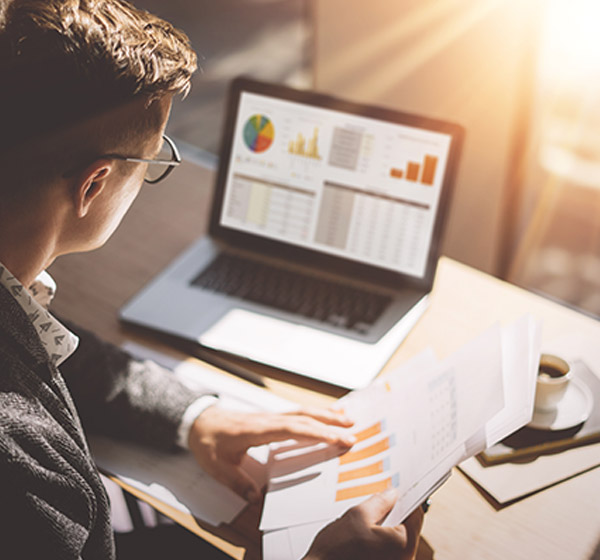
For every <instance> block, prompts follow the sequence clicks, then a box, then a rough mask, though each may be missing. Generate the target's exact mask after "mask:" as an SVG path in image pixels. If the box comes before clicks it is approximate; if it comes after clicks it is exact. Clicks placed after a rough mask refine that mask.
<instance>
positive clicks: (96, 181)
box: [73, 158, 115, 218]
mask: <svg viewBox="0 0 600 560" xmlns="http://www.w3.org/2000/svg"><path fill="white" fill-rule="evenodd" d="M114 163H115V162H114V160H111V159H107V158H101V159H97V160H96V161H94V162H93V163H92V164H90V165H88V167H86V168H85V169H84V170H83V171H82V172H81V173H80V174H79V175H78V176H77V182H76V184H75V188H74V191H73V202H74V203H75V209H76V212H77V216H78V217H79V218H84V217H85V216H87V213H88V212H89V210H90V207H91V205H92V203H93V202H94V200H95V199H96V197H97V196H98V195H99V194H100V193H101V192H102V191H103V190H104V188H105V186H106V181H107V178H108V177H109V176H110V174H111V173H113V172H114V170H115V165H114Z"/></svg>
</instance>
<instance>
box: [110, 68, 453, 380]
mask: <svg viewBox="0 0 600 560" xmlns="http://www.w3.org/2000/svg"><path fill="white" fill-rule="evenodd" d="M461 141H462V129H461V128H460V127H459V126H457V125H455V124H451V123H447V122H442V121H439V120H433V119H428V118H424V117H420V116H415V115H408V114H404V113H399V112H396V111H392V110H389V109H383V108H378V107H372V106H367V105H361V104H355V103H349V102H346V101H342V100H339V99H336V98H334V97H330V96H325V95H321V94H317V93H313V92H308V91H298V90H293V89H290V88H287V87H283V86H279V85H273V84H266V83H262V82H256V81H252V80H248V79H244V78H238V79H236V80H234V82H233V83H232V86H231V89H230V93H229V100H228V109H227V116H226V122H225V128H224V135H223V140H222V147H221V153H220V164H219V170H218V174H217V181H216V188H215V196H214V200H213V203H212V208H211V220H210V229H209V235H208V236H206V237H204V238H202V239H200V240H199V241H198V242H197V243H195V244H193V245H192V247H190V248H189V249H188V250H187V251H186V252H185V253H184V254H183V255H181V256H180V257H179V258H178V259H176V261H175V262H173V263H172V264H171V265H170V266H169V267H168V268H167V269H166V270H165V271H163V272H162V273H161V274H160V275H159V276H158V277H156V278H155V279H154V280H153V281H151V282H150V284H149V285H147V286H146V287H145V288H144V289H143V290H142V291H141V292H140V293H139V294H137V295H136V296H135V297H134V298H133V299H132V300H131V301H130V302H129V303H127V304H126V305H125V307H123V309H122V310H121V317H122V318H123V319H124V320H126V321H129V322H132V323H136V324H138V325H142V326H145V327H151V328H154V329H158V330H161V331H164V332H167V333H169V334H172V335H176V336H179V337H183V338H185V339H188V340H193V341H195V342H197V343H199V344H200V345H203V346H206V347H208V348H212V349H215V350H220V351H222V352H227V353H230V354H234V355H237V356H242V357H245V358H248V359H250V360H254V361H256V362H260V363H265V364H268V365H272V366H275V367H277V368H281V369H284V370H288V371H291V372H295V373H299V374H301V375H305V376H309V377H312V378H315V379H319V380H322V381H325V382H328V383H333V384H335V385H339V386H342V387H347V388H358V387H364V386H365V385H367V384H368V383H369V382H370V381H371V380H372V379H373V377H375V375H376V374H377V373H378V372H379V371H380V370H381V368H382V367H383V366H384V365H385V363H386V361H387V360H388V359H389V357H390V356H391V354H392V353H393V352H394V350H395V349H396V348H397V346H398V345H399V344H400V342H401V341H402V340H403V339H404V337H405V336H406V335H407V334H408V332H409V330H410V329H411V328H412V326H414V324H415V323H416V321H417V320H418V318H419V317H420V316H421V314H422V313H423V311H424V310H425V308H426V305H427V295H428V294H429V292H430V290H431V287H432V283H433V278H434V274H435V269H436V265H437V260H438V257H439V246H440V239H441V235H442V225H443V221H444V218H445V216H446V213H447V210H448V205H449V198H450V191H451V189H452V184H453V179H454V175H455V169H456V166H457V160H458V154H459V150H460V145H461ZM175 219H176V218H175Z"/></svg>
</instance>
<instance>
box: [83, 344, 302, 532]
mask: <svg viewBox="0 0 600 560" xmlns="http://www.w3.org/2000/svg"><path fill="white" fill-rule="evenodd" d="M125 348H126V349H127V350H128V351H129V352H131V353H132V354H134V355H135V356H137V357H138V358H140V359H153V360H154V361H156V362H157V363H160V364H161V365H163V366H165V367H169V368H170V369H173V371H174V372H175V375H177V376H178V378H179V379H180V380H181V381H182V382H184V383H185V384H186V385H188V386H190V387H191V388H198V387H202V388H205V389H209V390H211V391H214V392H216V393H219V394H220V395H221V398H220V402H219V405H220V406H224V407H229V408H231V409H235V410H247V411H253V410H268V411H271V412H284V411H287V410H293V409H294V408H297V405H295V404H294V403H291V402H290V401H287V400H285V399H281V398H279V397H277V396H275V395H273V394H272V393H269V392H267V391H265V390H264V389H261V388H259V387H254V386H251V385H249V384H248V383H244V382H242V381H238V380H236V379H233V378H231V377H227V376H225V375H222V374H220V373H218V372H216V371H214V370H212V369H210V368H207V367H203V366H202V365H201V363H200V362H198V361H197V360H190V361H185V362H180V361H176V360H173V359H172V358H171V357H169V356H166V355H164V354H160V353H157V352H156V351H153V350H150V349H147V348H145V347H143V346H140V345H137V344H127V345H126V346H125ZM89 442H90V448H91V451H92V455H93V457H94V460H95V461H96V463H97V465H98V467H99V468H100V469H101V470H103V471H104V472H106V473H109V474H111V475H114V476H116V477H117V478H119V479H121V480H123V481H124V482H126V483H127V484H130V485H131V486H133V487H135V488H137V489H139V490H141V491H143V492H145V493H147V494H149V495H151V496H153V497H155V498H157V499H159V500H161V501H163V502H165V503H167V504H168V505H170V506H172V507H174V508H176V509H178V510H180V511H183V512H185V513H191V514H193V515H194V516H196V517H197V518H199V519H202V520H203V521H206V522H207V523H210V524H212V525H218V524H219V523H227V522H229V521H231V520H233V518H234V517H235V516H236V515H237V514H238V513H239V512H240V511H241V510H242V509H243V508H244V506H245V505H246V502H245V501H244V500H243V499H242V498H240V497H239V496H238V495H237V494H235V493H234V492H233V491H231V490H230V489H229V488H227V487H225V486H224V485H222V484H221V483H219V482H217V481H216V480H214V479H213V478H212V477H210V476H209V475H208V474H206V473H205V472H204V471H203V470H202V469H201V468H200V467H199V466H198V465H197V463H196V462H195V460H194V458H193V457H192V455H191V454H190V453H189V452H186V451H181V452H179V453H167V452H162V451H158V450H155V449H152V448H149V447H145V446H142V445H137V444H134V443H130V442H123V441H116V440H112V439H109V438H105V437H101V436H93V435H92V436H90V437H89ZM267 456H268V449H267V447H266V446H262V447H257V448H252V449H250V450H249V453H248V456H247V457H246V458H244V462H243V463H242V467H243V468H244V469H245V470H246V471H247V472H248V473H249V474H250V475H251V476H252V477H253V478H254V479H255V480H256V481H257V482H258V483H259V485H261V486H262V485H264V483H266V480H267V471H266V460H267Z"/></svg>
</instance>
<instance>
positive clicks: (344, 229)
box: [221, 93, 452, 277]
mask: <svg viewBox="0 0 600 560" xmlns="http://www.w3.org/2000/svg"><path fill="white" fill-rule="evenodd" d="M233 137H234V142H233V149H232V157H231V165H230V167H229V169H228V171H227V179H226V187H225V194H224V200H223V209H222V214H221V224H222V225H224V226H226V227H229V228H232V229H236V230H239V231H245V232H248V233H251V234H254V235H258V236H261V237H266V238H270V239H275V240H277V241H282V242H287V243H290V244H293V245H297V246H299V247H304V248H308V249H312V250H316V251H318V252H322V253H326V254H329V255H334V256H339V257H342V258H346V259H350V260H353V261H355V262H360V263H365V264H369V265H374V266H377V267H380V268H384V269H388V270H393V271H398V272H402V273H404V274H408V275H411V276H414V277H422V276H423V275H424V273H425V269H426V265H427V258H428V255H429V250H430V247H431V239H432V235H433V229H434V225H435V221H436V215H437V211H438V204H439V201H440V195H441V190H442V185H443V182H444V176H445V172H446V165H447V161H448V155H449V150H450V144H451V138H452V137H451V136H450V135H449V134H445V133H441V132H437V131H433V130H427V129H424V128H420V127H416V126H409V125H405V124H401V123H396V122H388V121H383V120H378V119H373V118H370V117H366V116H363V115H355V114H351V113H345V112H342V111H337V110H335V109H327V108H323V107H317V106H311V105H306V104H303V103H298V102H295V101H290V100H283V99H275V98H270V97H267V96H263V95H260V94H254V93H243V94H242V96H241V98H240V107H239V112H238V117H237V121H236V124H235V129H234V136H233Z"/></svg>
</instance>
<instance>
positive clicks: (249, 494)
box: [215, 463, 261, 504]
mask: <svg viewBox="0 0 600 560" xmlns="http://www.w3.org/2000/svg"><path fill="white" fill-rule="evenodd" d="M215 478H216V479H217V480H218V481H219V482H222V483H223V484H225V486H228V487H229V488H231V489H232V490H233V491H234V492H235V493H236V494H239V495H240V496H241V497H242V498H244V499H245V500H247V501H248V502H250V503H252V504H256V503H258V502H260V499H261V491H260V488H259V487H258V485H257V484H256V482H254V480H252V478H250V476H249V475H248V473H247V472H246V471H244V469H242V468H241V467H238V466H237V465H234V464H232V463H221V464H219V470H218V472H217V473H215Z"/></svg>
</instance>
